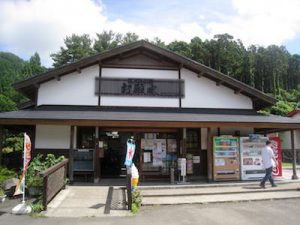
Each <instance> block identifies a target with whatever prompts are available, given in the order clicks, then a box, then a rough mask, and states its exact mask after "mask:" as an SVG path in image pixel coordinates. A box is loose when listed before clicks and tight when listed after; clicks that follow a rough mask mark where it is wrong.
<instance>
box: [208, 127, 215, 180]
mask: <svg viewBox="0 0 300 225" xmlns="http://www.w3.org/2000/svg"><path fill="white" fill-rule="evenodd" d="M213 172H214V171H213V145H212V133H211V128H210V127H208V128H207V178H208V182H212V181H213Z"/></svg>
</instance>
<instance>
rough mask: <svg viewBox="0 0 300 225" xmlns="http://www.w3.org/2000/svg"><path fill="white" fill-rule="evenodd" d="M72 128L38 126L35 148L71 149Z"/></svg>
mask: <svg viewBox="0 0 300 225" xmlns="http://www.w3.org/2000/svg"><path fill="white" fill-rule="evenodd" d="M70 133H71V128H70V126H57V125H36V136H35V148H47V149H68V148H70Z"/></svg>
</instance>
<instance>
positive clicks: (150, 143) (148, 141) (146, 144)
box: [141, 139, 154, 150]
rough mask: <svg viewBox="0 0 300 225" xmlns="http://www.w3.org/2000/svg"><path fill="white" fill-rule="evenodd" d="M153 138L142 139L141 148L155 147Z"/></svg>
mask: <svg viewBox="0 0 300 225" xmlns="http://www.w3.org/2000/svg"><path fill="white" fill-rule="evenodd" d="M153 147H154V146H153V139H141V148H142V149H144V150H152V149H153Z"/></svg>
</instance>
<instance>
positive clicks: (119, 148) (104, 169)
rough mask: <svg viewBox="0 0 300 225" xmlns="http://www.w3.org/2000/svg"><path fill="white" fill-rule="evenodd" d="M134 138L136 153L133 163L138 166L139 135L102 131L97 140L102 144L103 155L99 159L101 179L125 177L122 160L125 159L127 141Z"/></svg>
mask: <svg viewBox="0 0 300 225" xmlns="http://www.w3.org/2000/svg"><path fill="white" fill-rule="evenodd" d="M131 136H134V138H135V139H136V151H135V155H134V159H133V161H134V163H135V164H136V165H137V166H138V165H139V150H138V148H139V146H138V143H139V141H138V140H139V135H136V134H134V133H132V132H118V131H102V132H101V133H100V137H99V139H100V140H102V141H103V142H104V155H103V158H102V159H101V163H100V165H101V177H102V178H120V177H125V176H126V167H125V166H124V160H125V157H126V150H127V144H126V143H127V140H128V139H129V138H130V137H131Z"/></svg>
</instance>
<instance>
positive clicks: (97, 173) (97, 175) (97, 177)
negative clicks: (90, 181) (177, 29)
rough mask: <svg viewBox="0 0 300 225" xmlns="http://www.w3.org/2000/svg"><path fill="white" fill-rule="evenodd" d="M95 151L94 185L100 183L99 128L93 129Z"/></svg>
mask: <svg viewBox="0 0 300 225" xmlns="http://www.w3.org/2000/svg"><path fill="white" fill-rule="evenodd" d="M95 142H96V143H95V151H94V183H99V181H100V162H99V155H100V149H99V127H96V128H95Z"/></svg>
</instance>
